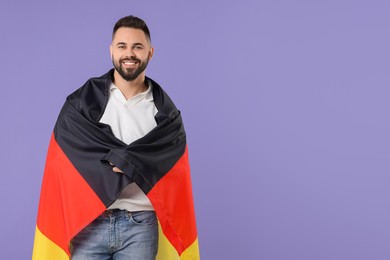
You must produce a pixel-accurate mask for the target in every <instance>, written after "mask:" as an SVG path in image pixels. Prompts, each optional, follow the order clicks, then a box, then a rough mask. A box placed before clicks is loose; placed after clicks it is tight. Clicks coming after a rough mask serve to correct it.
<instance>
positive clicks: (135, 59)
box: [119, 57, 141, 62]
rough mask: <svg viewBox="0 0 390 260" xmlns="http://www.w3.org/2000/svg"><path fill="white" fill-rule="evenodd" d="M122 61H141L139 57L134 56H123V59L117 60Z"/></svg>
mask: <svg viewBox="0 0 390 260" xmlns="http://www.w3.org/2000/svg"><path fill="white" fill-rule="evenodd" d="M124 61H133V62H141V60H140V59H137V58H135V57H130V58H123V59H120V60H119V62H124Z"/></svg>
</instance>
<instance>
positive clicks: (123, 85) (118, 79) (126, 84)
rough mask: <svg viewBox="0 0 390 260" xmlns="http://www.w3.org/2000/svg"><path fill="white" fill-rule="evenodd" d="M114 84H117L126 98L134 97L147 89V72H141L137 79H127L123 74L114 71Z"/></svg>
mask: <svg viewBox="0 0 390 260" xmlns="http://www.w3.org/2000/svg"><path fill="white" fill-rule="evenodd" d="M114 84H115V86H117V87H118V88H119V89H120V91H121V92H122V94H123V95H124V96H125V98H126V99H129V98H132V97H134V96H135V95H137V94H139V93H142V92H144V91H146V90H147V86H146V84H145V74H144V73H141V74H140V75H139V76H138V77H137V78H136V79H134V80H132V81H127V80H124V79H123V78H122V76H121V75H119V73H118V72H117V71H116V70H115V71H114Z"/></svg>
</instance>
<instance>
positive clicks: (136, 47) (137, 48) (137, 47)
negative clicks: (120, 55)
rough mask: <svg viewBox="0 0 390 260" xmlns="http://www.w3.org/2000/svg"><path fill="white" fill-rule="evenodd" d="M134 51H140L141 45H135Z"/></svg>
mask: <svg viewBox="0 0 390 260" xmlns="http://www.w3.org/2000/svg"><path fill="white" fill-rule="evenodd" d="M134 49H136V50H142V49H143V47H142V46H141V45H137V46H135V47H134Z"/></svg>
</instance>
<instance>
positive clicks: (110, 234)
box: [71, 210, 158, 260]
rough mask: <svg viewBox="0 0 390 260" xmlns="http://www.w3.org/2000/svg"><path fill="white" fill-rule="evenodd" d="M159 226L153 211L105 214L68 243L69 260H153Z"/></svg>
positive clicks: (111, 211) (117, 211)
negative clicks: (69, 245)
mask: <svg viewBox="0 0 390 260" xmlns="http://www.w3.org/2000/svg"><path fill="white" fill-rule="evenodd" d="M157 248H158V224H157V218H156V214H155V212H154V211H139V212H128V211H125V210H107V211H105V213H103V214H102V215H100V216H99V217H98V218H97V219H95V220H94V221H93V222H92V223H91V224H90V225H88V226H87V227H86V228H84V229H83V230H82V231H81V232H80V233H79V234H77V236H75V237H74V238H73V239H72V242H71V259H72V260H90V259H91V260H92V259H93V260H109V259H110V260H125V259H126V260H154V259H155V258H156V255H157Z"/></svg>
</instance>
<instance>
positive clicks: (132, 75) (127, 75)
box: [112, 57, 149, 81]
mask: <svg viewBox="0 0 390 260" xmlns="http://www.w3.org/2000/svg"><path fill="white" fill-rule="evenodd" d="M124 60H133V61H136V62H138V64H139V66H138V68H137V69H135V70H133V69H124V68H123V66H122V62H123V61H124ZM148 63H149V58H148V59H146V61H144V62H143V61H141V60H139V59H135V58H131V59H121V60H119V64H116V63H115V61H114V57H112V64H113V65H114V68H115V70H116V71H118V73H119V75H121V77H122V78H123V79H124V80H126V81H133V80H135V79H136V78H137V77H138V76H139V75H140V74H141V73H142V72H143V71H144V70H145V69H146V67H147V66H148Z"/></svg>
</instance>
